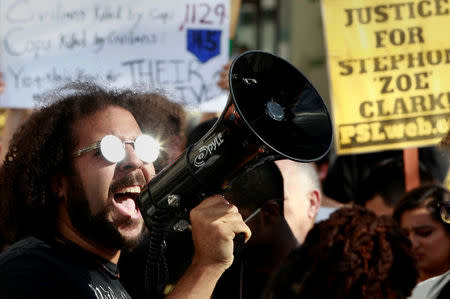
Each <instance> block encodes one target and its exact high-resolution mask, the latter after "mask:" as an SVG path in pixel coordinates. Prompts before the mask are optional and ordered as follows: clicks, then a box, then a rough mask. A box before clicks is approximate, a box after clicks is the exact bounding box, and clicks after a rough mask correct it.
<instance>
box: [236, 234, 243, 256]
mask: <svg viewBox="0 0 450 299" xmlns="http://www.w3.org/2000/svg"><path fill="white" fill-rule="evenodd" d="M244 242H245V234H244V233H238V234H237V235H236V236H235V237H234V239H233V243H234V248H233V255H234V257H236V256H238V255H239V254H240V253H241V252H242V249H243V248H244Z"/></svg>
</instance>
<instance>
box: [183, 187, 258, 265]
mask: <svg viewBox="0 0 450 299" xmlns="http://www.w3.org/2000/svg"><path fill="white" fill-rule="evenodd" d="M190 219H191V224H192V238H193V240H194V247H195V254H194V260H193V263H198V264H200V265H217V266H221V267H223V270H226V269H227V268H228V267H229V266H231V264H232V263H233V258H234V257H233V239H234V237H235V236H236V235H237V234H238V233H241V232H243V233H244V234H245V241H247V240H248V239H249V238H250V236H251V232H250V229H249V228H248V226H247V225H246V224H245V223H244V221H243V220H242V216H241V214H239V211H238V209H237V207H236V206H234V205H232V204H230V203H228V201H226V200H225V199H224V198H223V197H222V196H220V195H214V196H211V197H208V198H206V199H205V200H203V201H202V202H201V203H200V204H199V205H198V206H197V207H195V208H194V209H192V210H191V215H190Z"/></svg>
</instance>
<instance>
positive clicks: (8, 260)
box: [0, 237, 52, 271]
mask: <svg viewBox="0 0 450 299" xmlns="http://www.w3.org/2000/svg"><path fill="white" fill-rule="evenodd" d="M51 252H52V246H51V245H50V244H49V243H47V242H44V241H42V240H39V239H36V238H33V237H29V238H25V239H23V240H20V241H18V242H16V243H14V244H13V245H11V246H10V247H8V248H7V249H6V250H5V251H4V252H2V254H0V271H2V270H3V269H8V268H10V267H14V266H15V265H20V264H24V263H23V262H22V261H23V260H27V262H30V261H29V260H36V261H38V260H39V258H38V257H39V256H45V255H50V254H51Z"/></svg>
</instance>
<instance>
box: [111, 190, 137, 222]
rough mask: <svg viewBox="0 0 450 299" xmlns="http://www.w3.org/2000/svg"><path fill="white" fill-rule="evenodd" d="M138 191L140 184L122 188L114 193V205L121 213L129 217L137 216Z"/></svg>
mask: <svg viewBox="0 0 450 299" xmlns="http://www.w3.org/2000/svg"><path fill="white" fill-rule="evenodd" d="M140 193H141V187H140V186H129V187H125V188H122V189H120V190H118V191H117V192H115V193H114V205H115V206H116V208H117V209H118V210H119V212H120V213H121V214H123V215H125V216H129V217H131V218H138V217H139V215H140V213H139V207H138V205H137V197H138V196H139V194H140Z"/></svg>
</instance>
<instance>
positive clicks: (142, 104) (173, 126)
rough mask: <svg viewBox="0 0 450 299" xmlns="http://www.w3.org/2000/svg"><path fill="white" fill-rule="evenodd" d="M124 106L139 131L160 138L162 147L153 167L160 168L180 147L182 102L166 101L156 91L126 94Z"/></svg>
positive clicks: (182, 138) (183, 124)
mask: <svg viewBox="0 0 450 299" xmlns="http://www.w3.org/2000/svg"><path fill="white" fill-rule="evenodd" d="M127 108H128V110H130V111H131V112H132V113H133V115H134V117H135V118H136V120H137V122H138V124H139V126H140V127H141V128H142V131H143V132H145V133H147V134H150V135H151V136H153V137H155V138H157V139H158V140H160V142H161V145H162V150H161V153H160V155H159V157H158V159H157V160H156V161H155V169H156V170H157V171H159V170H161V169H162V168H164V167H165V166H167V164H168V163H169V162H171V159H172V156H173V152H176V151H177V150H183V149H184V145H185V131H186V112H185V110H184V108H183V106H182V105H181V104H178V103H175V102H172V101H170V100H169V99H168V98H167V97H166V96H165V95H164V94H163V92H162V91H159V92H151V93H143V94H137V95H135V96H133V97H131V98H129V99H128V101H127Z"/></svg>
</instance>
